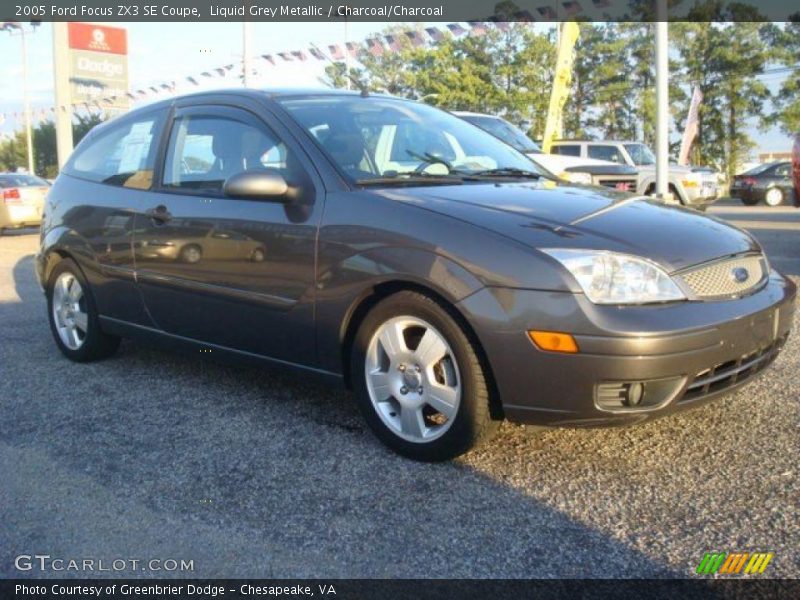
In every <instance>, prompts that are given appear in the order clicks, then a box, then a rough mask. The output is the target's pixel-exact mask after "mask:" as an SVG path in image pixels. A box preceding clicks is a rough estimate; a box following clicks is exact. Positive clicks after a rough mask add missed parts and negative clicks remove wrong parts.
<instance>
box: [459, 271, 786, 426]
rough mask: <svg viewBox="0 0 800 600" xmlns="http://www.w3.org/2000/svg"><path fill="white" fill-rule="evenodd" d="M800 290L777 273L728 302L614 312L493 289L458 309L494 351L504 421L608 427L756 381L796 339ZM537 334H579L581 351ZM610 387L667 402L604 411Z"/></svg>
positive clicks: (562, 298)
mask: <svg viewBox="0 0 800 600" xmlns="http://www.w3.org/2000/svg"><path fill="white" fill-rule="evenodd" d="M796 292H797V290H796V287H795V285H794V284H793V283H792V282H791V281H789V280H787V279H785V278H783V277H782V276H781V275H779V274H778V273H776V272H773V273H772V274H771V276H770V279H769V280H768V282H767V285H766V286H765V287H763V288H762V289H761V290H759V291H758V292H756V293H755V294H752V295H750V296H747V297H744V298H739V299H735V300H727V301H716V302H681V303H676V304H664V305H647V306H630V307H615V306H600V305H594V304H592V303H591V302H589V301H588V300H587V299H586V298H585V297H584V296H583V295H582V294H568V293H554V292H543V291H536V290H509V289H501V288H486V289H484V290H481V291H480V292H477V293H476V294H474V295H472V296H470V297H468V298H466V299H465V300H463V301H462V302H461V303H460V307H461V309H462V310H463V311H464V312H465V313H466V314H467V315H468V316H469V318H470V321H471V322H472V324H473V326H474V327H475V329H476V332H477V334H478V337H479V338H480V341H481V343H482V345H483V348H484V350H485V352H486V355H487V358H488V361H489V363H490V365H491V368H492V373H493V375H494V380H495V383H496V386H497V389H498V392H499V394H500V399H501V401H502V406H503V411H504V414H505V416H506V418H508V419H509V420H512V421H517V422H522V423H531V424H536V425H545V426H572V427H603V426H614V425H630V424H634V423H640V422H643V421H646V420H649V419H653V418H656V417H661V416H664V415H667V414H670V413H674V412H676V411H679V410H684V409H687V408H690V407H694V406H697V405H699V404H702V403H704V402H706V401H708V400H711V399H713V398H716V397H718V396H720V395H722V394H724V393H725V392H728V391H730V390H731V389H734V388H735V387H738V386H740V385H742V384H744V383H745V382H747V381H750V380H751V379H752V377H753V376H754V375H756V374H757V373H759V372H761V371H762V370H763V368H764V367H765V366H767V365H768V364H769V363H770V362H771V361H772V360H773V359H774V358H775V357H776V356H777V354H778V352H779V351H780V348H781V346H782V345H783V343H784V342H785V340H786V338H787V337H788V334H789V330H790V328H791V325H792V322H793V315H794V311H795V303H794V302H795V297H796ZM530 329H538V330H545V331H562V332H569V333H572V334H573V336H574V337H575V340H576V341H577V344H578V347H579V349H580V352H579V353H578V354H558V353H553V352H546V351H542V350H539V349H538V348H536V347H535V346H534V345H533V344H532V343H531V342H530V341H529V339H528V337H527V335H525V332H526V331H527V330H530ZM609 382H616V383H619V382H656V383H654V385H653V388H652V389H654V390H655V389H658V390H659V393H660V394H661V397H660V398H659V399H658V402H657V403H655V404H654V405H648V404H647V403H643V404H642V405H640V406H636V407H620V408H618V409H609V408H607V407H606V408H603V407H602V406H601V403H600V402H599V390H600V389H602V388H601V387H600V386H602V385H604V384H608V383H609ZM663 382H668V383H669V386H671V387H669V386H667V387H665V385H666V384H664V383H663ZM665 390H666V391H665ZM646 397H647V396H646V395H645V398H646Z"/></svg>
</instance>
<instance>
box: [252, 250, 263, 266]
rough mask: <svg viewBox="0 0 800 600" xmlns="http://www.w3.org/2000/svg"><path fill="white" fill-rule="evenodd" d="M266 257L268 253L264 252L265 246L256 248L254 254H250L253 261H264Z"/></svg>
mask: <svg viewBox="0 0 800 600" xmlns="http://www.w3.org/2000/svg"><path fill="white" fill-rule="evenodd" d="M265 258H266V254H264V250H263V248H256V249H255V250H253V254H251V255H250V260H252V261H253V262H257V263H258V262H264V259H265Z"/></svg>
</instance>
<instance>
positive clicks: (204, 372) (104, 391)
mask: <svg viewBox="0 0 800 600" xmlns="http://www.w3.org/2000/svg"><path fill="white" fill-rule="evenodd" d="M712 212H714V213H716V214H718V216H722V217H725V218H729V219H731V220H734V221H738V220H746V221H748V222H751V221H753V220H755V221H758V223H757V225H756V226H755V227H753V231H754V233H755V234H756V235H757V236H759V238H761V239H762V241H764V243H765V245H766V246H767V249H768V251H769V252H770V253H771V254H772V255H773V262H774V263H775V264H776V265H778V266H779V268H783V269H784V270H785V271H787V272H789V273H791V274H793V275H800V258H798V257H800V241H798V240H800V236H799V235H798V233H800V211H796V210H794V209H788V208H787V209H785V210H784V209H779V210H778V211H776V212H770V211H765V210H757V209H748V212H747V213H746V214H745V213H743V212H742V211H741V210H740V209H739V208H738V207H736V206H733V205H731V206H724V205H723V206H721V207H719V208H714V209H713V210H712ZM37 241H38V238H37V236H35V235H30V234H10V235H8V234H7V235H6V236H4V237H2V238H0V319H2V323H3V328H2V330H1V332H0V482H1V483H0V576H3V577H17V576H36V577H41V576H43V575H44V576H55V575H59V574H60V575H71V576H77V575H79V574H77V573H74V572H73V573H64V572H61V573H53V572H48V573H44V574H43V573H40V572H38V571H29V572H25V573H20V572H18V571H16V570H15V569H14V557H15V556H17V555H19V554H35V553H40V554H41V553H45V554H49V555H51V556H52V557H54V558H56V557H58V558H66V559H69V558H75V559H82V558H95V559H100V558H102V559H104V560H106V561H108V562H110V561H111V560H113V559H118V558H123V559H142V560H149V559H169V558H171V559H178V560H180V559H183V560H193V561H194V571H192V572H184V573H173V574H174V575H183V576H197V577H214V576H227V577H646V576H656V577H660V576H666V577H684V576H690V575H691V574H692V573H693V572H694V569H695V567H696V565H697V564H698V562H699V561H700V559H701V558H702V556H703V554H704V553H705V552H707V551H714V550H723V551H724V550H727V551H734V550H738V551H771V552H774V553H775V558H774V559H773V561H772V563H771V565H770V567H769V569H768V574H770V575H772V576H784V577H800V550H799V549H798V548H799V546H798V541H799V540H800V538H799V537H798V531H799V529H798V524H799V523H800V502H799V500H798V499H799V498H800V477H799V476H798V475H799V474H798V456H800V436H798V428H799V427H800V392H798V389H799V386H798V385H797V382H796V374H797V372H798V370H799V369H800V336H798V335H797V334H796V333H795V335H794V336H792V337H791V338H790V340H789V343H788V344H787V347H786V349H785V351H784V352H783V354H782V356H781V357H780V358H779V359H778V361H776V362H775V364H774V365H773V366H772V368H771V369H770V370H769V375H767V376H766V377H763V378H760V379H759V380H757V381H756V382H754V383H752V384H751V385H749V386H747V387H745V388H743V389H742V390H740V391H738V392H737V393H735V394H732V395H731V396H729V397H727V398H726V399H724V400H721V401H719V402H717V403H714V404H713V405H711V406H706V407H703V408H700V409H697V410H695V411H690V412H688V413H683V414H680V415H678V416H674V417H671V418H668V419H663V420H660V421H656V422H653V423H651V424H647V425H644V426H640V427H636V428H630V429H614V430H557V431H548V432H546V433H541V434H535V433H534V432H533V431H531V430H530V429H529V428H525V427H521V426H514V425H510V424H504V425H503V427H502V429H501V431H500V434H499V435H498V437H497V438H496V439H495V440H494V441H493V442H492V443H491V444H490V445H489V446H488V447H486V448H484V449H482V450H481V451H478V452H475V453H472V454H470V455H467V456H466V457H464V458H462V459H460V460H458V461H455V462H453V463H450V464H440V465H425V464H417V463H413V462H410V461H407V460H404V459H402V458H399V457H397V456H395V455H393V454H392V453H391V452H389V451H388V450H385V449H384V448H383V447H382V446H381V445H380V444H379V443H378V442H377V441H376V440H374V439H373V437H372V436H371V434H370V433H369V432H368V431H367V430H366V429H365V427H364V425H363V424H362V421H361V419H360V417H359V416H358V414H357V413H356V409H355V407H354V405H353V403H352V401H351V399H350V398H349V397H348V396H347V394H345V393H343V392H341V391H338V390H332V389H328V388H326V387H323V386H321V385H317V384H314V383H309V382H306V381H303V380H302V379H299V378H295V377H291V376H289V375H283V374H280V373H279V374H275V373H268V372H262V371H259V370H255V369H248V368H236V367H226V366H219V365H216V364H214V363H210V362H203V361H198V360H197V359H196V358H189V357H186V356H176V355H172V354H168V353H165V352H162V351H160V350H157V349H153V348H150V347H146V346H143V345H139V344H133V343H124V344H123V346H122V348H121V351H120V353H119V354H118V355H117V356H116V357H115V358H113V359H111V360H108V361H105V362H101V363H95V364H91V365H74V364H71V363H69V362H68V361H67V360H66V359H64V358H62V357H61V356H60V354H59V353H58V352H57V350H56V348H55V345H54V344H53V341H52V339H51V337H50V332H49V330H48V327H47V322H46V319H45V303H44V298H43V296H42V295H41V293H40V291H39V289H38V287H37V286H36V283H35V280H34V277H33V273H32V267H33V264H32V261H33V259H32V255H33V253H34V252H35V248H36V244H37ZM798 314H800V313H798ZM165 574H167V573H165V572H163V571H160V572H159V571H138V570H137V571H131V570H123V571H121V572H119V573H117V575H120V576H141V577H155V576H164V575H165Z"/></svg>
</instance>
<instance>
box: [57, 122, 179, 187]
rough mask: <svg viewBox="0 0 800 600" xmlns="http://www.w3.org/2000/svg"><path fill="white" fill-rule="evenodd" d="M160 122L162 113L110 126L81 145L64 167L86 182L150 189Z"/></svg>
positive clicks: (160, 126)
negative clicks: (86, 180)
mask: <svg viewBox="0 0 800 600" xmlns="http://www.w3.org/2000/svg"><path fill="white" fill-rule="evenodd" d="M162 122H163V113H162V114H150V115H147V116H142V118H141V119H139V120H136V121H125V122H124V123H120V124H118V125H111V126H109V127H108V128H107V129H106V130H104V131H103V132H102V133H100V134H99V135H98V136H97V137H91V138H89V139H87V140H86V144H81V145H80V146H79V147H78V149H77V150H76V151H75V153H74V154H73V155H72V157H71V158H70V161H69V163H68V164H67V165H66V167H65V169H64V170H65V171H66V172H67V173H69V174H70V175H74V176H76V177H81V178H83V179H88V180H90V181H97V182H100V183H107V184H109V185H117V186H121V187H128V188H135V189H140V190H147V189H150V187H151V185H152V183H153V167H154V165H155V161H156V147H157V146H158V137H159V135H160V133H161V128H162Z"/></svg>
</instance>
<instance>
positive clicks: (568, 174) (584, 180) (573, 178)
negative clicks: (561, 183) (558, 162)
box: [560, 171, 592, 185]
mask: <svg viewBox="0 0 800 600" xmlns="http://www.w3.org/2000/svg"><path fill="white" fill-rule="evenodd" d="M560 177H561V179H566V180H567V181H569V182H570V183H579V184H581V185H592V174H591V173H582V172H580V171H564V172H563V173H561V175H560Z"/></svg>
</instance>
